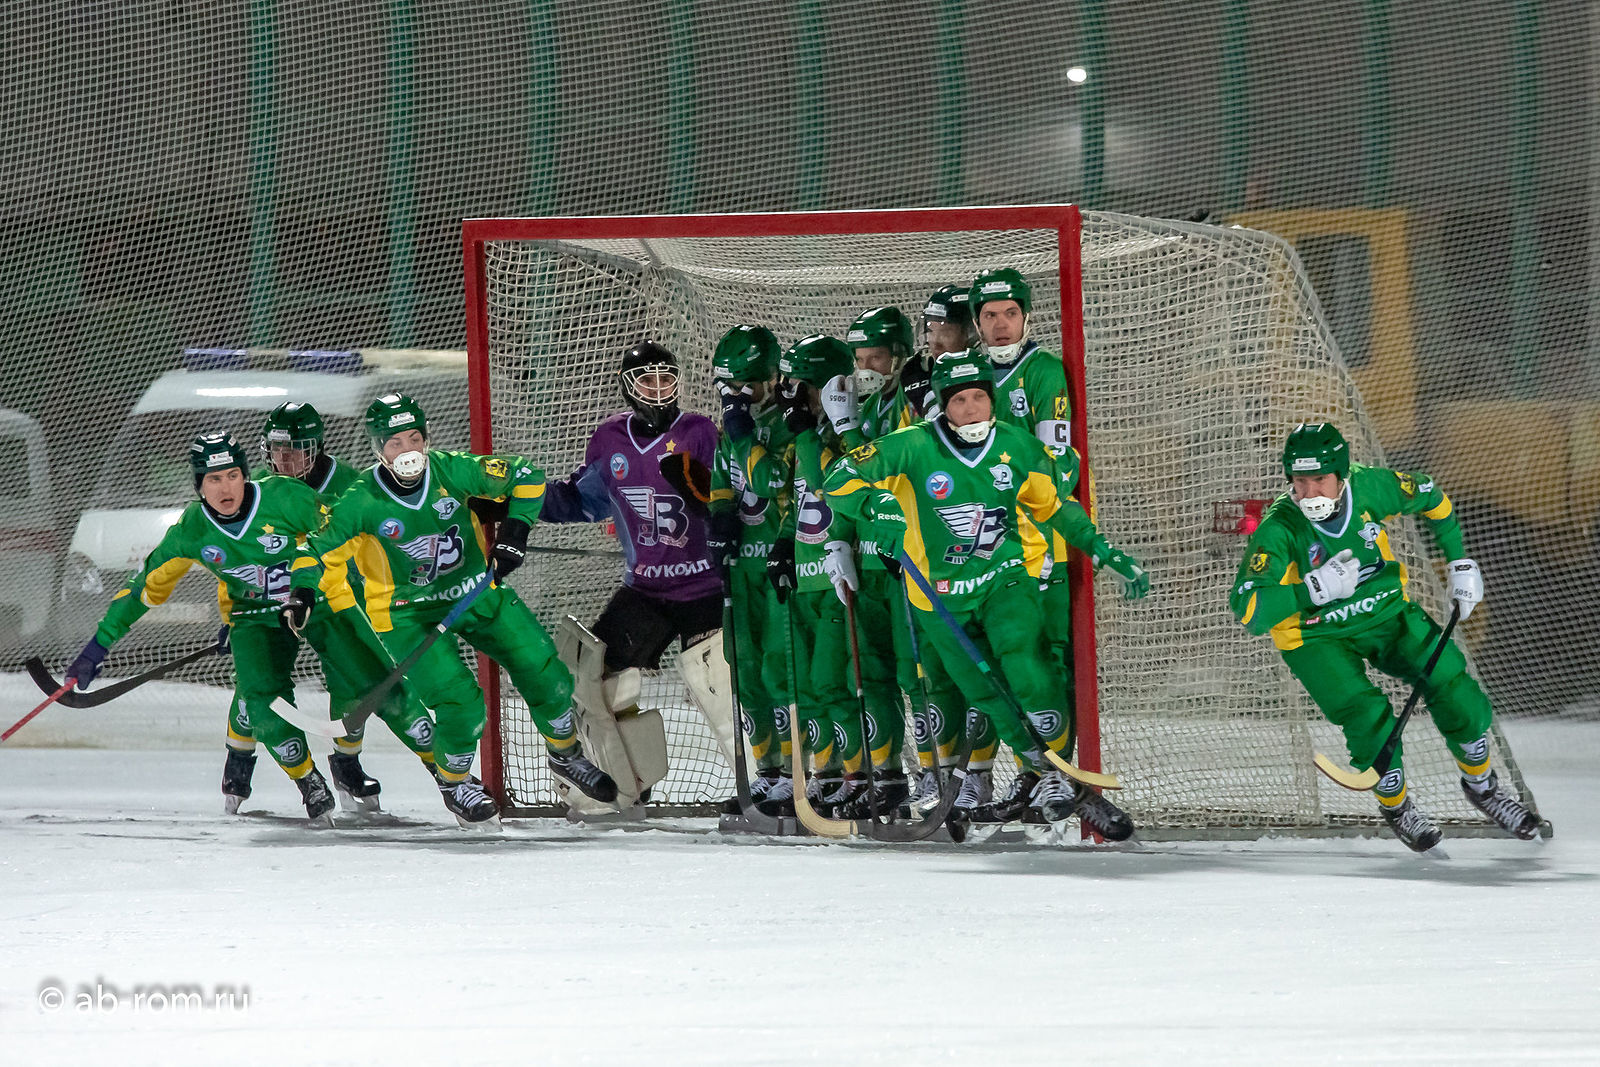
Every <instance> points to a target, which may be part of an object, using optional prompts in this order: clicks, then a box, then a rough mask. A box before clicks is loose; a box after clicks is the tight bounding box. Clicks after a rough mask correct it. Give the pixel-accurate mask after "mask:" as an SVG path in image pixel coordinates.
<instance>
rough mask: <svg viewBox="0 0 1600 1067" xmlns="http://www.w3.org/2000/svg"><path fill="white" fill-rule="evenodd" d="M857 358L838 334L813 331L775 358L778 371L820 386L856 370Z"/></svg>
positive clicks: (816, 386) (808, 383) (813, 385)
mask: <svg viewBox="0 0 1600 1067" xmlns="http://www.w3.org/2000/svg"><path fill="white" fill-rule="evenodd" d="M855 369H856V357H855V353H854V352H852V351H851V350H850V346H849V345H847V344H845V343H844V342H843V341H841V340H839V339H838V338H837V337H828V336H826V335H825V334H820V333H814V334H812V335H811V336H810V337H802V338H801V339H800V340H798V341H796V342H795V343H794V344H793V345H791V346H789V351H787V352H785V353H784V354H783V356H782V358H780V359H779V360H778V373H779V374H781V375H783V376H784V377H785V378H791V379H793V380H794V381H797V382H805V383H806V384H807V385H809V386H811V387H812V388H815V389H821V388H822V387H823V386H825V385H827V384H828V382H829V381H831V380H832V379H833V378H835V377H837V376H838V375H841V374H842V375H844V376H845V377H846V378H848V377H850V376H851V375H852V374H854V373H855Z"/></svg>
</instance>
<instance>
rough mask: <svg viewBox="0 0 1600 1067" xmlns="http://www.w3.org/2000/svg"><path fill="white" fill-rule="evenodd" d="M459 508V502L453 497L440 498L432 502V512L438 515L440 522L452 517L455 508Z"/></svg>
mask: <svg viewBox="0 0 1600 1067" xmlns="http://www.w3.org/2000/svg"><path fill="white" fill-rule="evenodd" d="M460 506H461V501H459V500H457V499H456V498H455V497H453V496H447V497H441V498H440V499H438V500H435V501H434V502H433V510H434V511H436V512H438V513H439V520H440V521H441V522H443V521H445V520H447V519H449V518H450V516H452V515H454V514H455V513H456V508H459V507H460Z"/></svg>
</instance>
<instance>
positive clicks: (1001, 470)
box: [989, 463, 1011, 491]
mask: <svg viewBox="0 0 1600 1067" xmlns="http://www.w3.org/2000/svg"><path fill="white" fill-rule="evenodd" d="M989 475H990V477H992V478H994V487H995V488H996V489H999V490H1001V491H1005V490H1009V489H1010V488H1011V468H1010V467H1008V466H1006V465H1005V464H1004V463H996V464H995V465H994V466H992V467H990V468H989Z"/></svg>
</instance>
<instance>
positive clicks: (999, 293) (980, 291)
mask: <svg viewBox="0 0 1600 1067" xmlns="http://www.w3.org/2000/svg"><path fill="white" fill-rule="evenodd" d="M991 300H1015V301H1016V302H1017V304H1018V305H1019V306H1020V307H1021V308H1022V313H1023V314H1024V315H1026V314H1027V313H1028V312H1030V311H1032V310H1033V286H1031V285H1029V284H1028V281H1027V279H1026V278H1024V277H1023V276H1022V272H1021V271H1018V270H1013V269H1012V268H1011V267H1000V268H999V269H997V270H986V271H984V272H983V273H982V274H980V275H978V276H977V277H976V278H974V279H973V280H972V288H971V289H970V290H968V292H967V310H968V314H970V315H971V316H972V318H973V319H974V320H976V319H977V317H978V312H979V311H981V310H983V305H985V304H987V303H989V301H991Z"/></svg>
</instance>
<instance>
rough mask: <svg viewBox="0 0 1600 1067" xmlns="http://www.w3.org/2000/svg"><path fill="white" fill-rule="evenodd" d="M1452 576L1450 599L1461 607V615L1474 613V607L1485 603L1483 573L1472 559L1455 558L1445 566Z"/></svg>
mask: <svg viewBox="0 0 1600 1067" xmlns="http://www.w3.org/2000/svg"><path fill="white" fill-rule="evenodd" d="M1445 572H1446V573H1447V574H1448V575H1449V577H1450V599H1451V600H1454V601H1455V602H1456V603H1457V604H1458V605H1460V607H1461V617H1462V618H1463V619H1465V618H1466V617H1467V616H1468V615H1471V614H1472V609H1473V608H1475V607H1477V606H1478V605H1479V604H1481V603H1483V573H1482V572H1481V571H1479V570H1478V565H1477V564H1476V563H1474V562H1473V561H1472V560H1470V559H1453V560H1451V561H1450V563H1449V565H1448V566H1446V567H1445Z"/></svg>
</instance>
